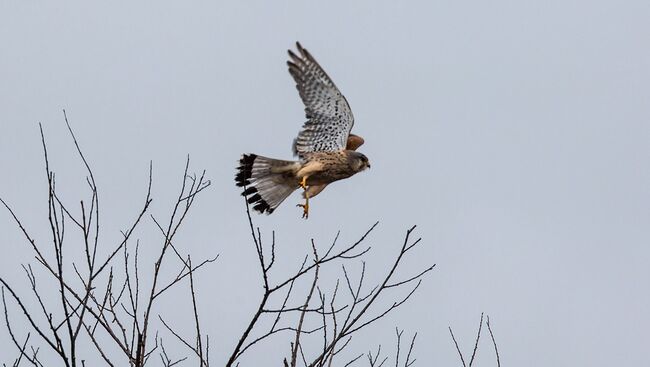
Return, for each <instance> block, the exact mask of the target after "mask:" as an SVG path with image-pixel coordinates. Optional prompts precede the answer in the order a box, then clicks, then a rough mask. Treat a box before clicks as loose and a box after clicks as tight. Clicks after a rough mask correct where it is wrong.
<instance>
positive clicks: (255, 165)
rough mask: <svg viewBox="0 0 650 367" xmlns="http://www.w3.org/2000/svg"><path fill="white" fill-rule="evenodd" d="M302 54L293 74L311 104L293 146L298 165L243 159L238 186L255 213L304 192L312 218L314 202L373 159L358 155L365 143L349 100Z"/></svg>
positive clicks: (293, 61)
mask: <svg viewBox="0 0 650 367" xmlns="http://www.w3.org/2000/svg"><path fill="white" fill-rule="evenodd" d="M296 47H297V49H298V53H299V55H296V54H295V53H293V52H292V51H291V50H289V61H287V65H288V66H289V74H291V76H292V77H293V79H294V80H295V81H296V88H297V89H298V92H299V94H300V98H301V99H302V102H303V104H304V105H305V114H306V115H307V122H305V124H304V125H303V127H302V130H301V131H300V132H299V133H298V137H296V139H295V140H294V142H293V153H294V155H297V156H298V158H299V160H298V161H284V160H279V159H273V158H267V157H263V156H261V155H257V154H244V155H242V157H241V159H240V160H239V167H238V168H237V175H236V176H235V182H236V183H237V186H240V187H244V192H242V195H243V196H245V197H246V198H247V201H248V203H249V204H252V205H253V209H255V210H257V211H258V212H260V213H267V214H271V213H273V211H274V210H275V208H277V207H278V206H279V205H280V204H281V203H282V202H283V201H284V199H286V198H287V197H288V196H289V195H291V193H292V192H294V191H295V190H297V189H298V188H302V189H303V190H304V191H303V197H304V198H305V203H304V204H298V206H299V207H302V208H303V218H307V217H308V216H309V199H310V198H313V197H314V196H316V195H318V194H319V193H320V192H321V191H323V189H325V187H326V186H327V185H328V184H330V183H332V182H334V181H338V180H341V179H344V178H348V177H350V176H352V175H354V174H355V173H358V172H361V171H363V170H365V169H366V168H370V163H369V162H368V158H367V157H366V156H365V155H363V154H361V153H359V152H357V151H356V150H357V148H359V146H361V145H362V144H363V138H361V137H360V136H357V135H354V134H350V131H351V130H352V126H353V125H354V117H353V116H352V110H351V109H350V106H349V105H348V101H347V100H346V99H345V97H344V96H343V94H341V92H340V91H339V90H338V88H337V87H336V85H334V82H332V79H330V77H329V76H327V74H326V73H325V71H324V70H323V68H321V67H320V65H318V62H316V59H314V57H313V56H312V55H311V54H310V53H309V52H308V51H307V50H306V49H304V48H303V47H302V46H301V45H300V43H296Z"/></svg>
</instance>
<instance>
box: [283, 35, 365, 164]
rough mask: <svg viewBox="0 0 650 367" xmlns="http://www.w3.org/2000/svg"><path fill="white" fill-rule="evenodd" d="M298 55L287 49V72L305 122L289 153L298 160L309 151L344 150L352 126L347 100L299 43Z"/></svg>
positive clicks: (352, 120)
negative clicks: (301, 107) (295, 89)
mask: <svg viewBox="0 0 650 367" xmlns="http://www.w3.org/2000/svg"><path fill="white" fill-rule="evenodd" d="M296 47H297V48H298V52H299V54H300V55H296V54H295V53H293V52H292V51H291V50H289V57H290V60H289V61H287V64H288V65H289V73H290V74H291V76H292V77H293V79H294V80H295V81H296V88H297V89H298V92H299V93H300V98H301V99H302V102H303V104H304V105H305V114H306V115H307V119H308V120H307V122H305V124H304V125H303V127H302V130H301V131H300V133H298V137H296V139H295V140H294V143H293V152H294V154H297V155H298V156H300V157H302V156H304V154H305V153H309V152H334V151H339V150H343V149H345V146H346V143H347V140H348V135H349V134H350V130H352V125H354V117H353V116H352V110H351V109H350V106H349V105H348V101H347V100H346V99H345V97H344V96H343V94H341V92H340V91H339V90H338V88H337V87H336V85H334V82H332V80H331V79H330V77H329V76H327V74H326V73H325V71H324V70H323V69H322V68H321V67H320V65H318V62H316V60H315V59H314V57H313V56H312V55H311V54H310V53H309V52H308V51H307V50H305V49H304V48H303V47H302V46H301V45H300V43H296Z"/></svg>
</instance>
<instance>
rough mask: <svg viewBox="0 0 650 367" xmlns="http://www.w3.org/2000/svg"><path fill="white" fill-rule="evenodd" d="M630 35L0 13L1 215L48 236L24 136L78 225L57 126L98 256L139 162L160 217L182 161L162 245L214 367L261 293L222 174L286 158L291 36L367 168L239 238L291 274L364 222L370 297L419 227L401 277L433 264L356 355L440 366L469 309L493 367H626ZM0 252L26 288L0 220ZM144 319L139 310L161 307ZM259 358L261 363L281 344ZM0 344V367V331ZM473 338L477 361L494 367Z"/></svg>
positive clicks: (555, 19)
mask: <svg viewBox="0 0 650 367" xmlns="http://www.w3.org/2000/svg"><path fill="white" fill-rule="evenodd" d="M649 19H650V3H649V2H647V1H613V0H591V1H585V0H583V1H578V0H563V1H555V0H553V1H544V2H537V1H508V0H496V1H489V2H487V1H473V0H463V1H449V0H441V1H426V2H425V1H422V2H406V1H403V2H397V1H356V2H351V1H328V2H297V1H296V2H291V3H290V2H278V1H274V2H269V1H228V2H223V1H196V2H188V1H183V2H179V1H156V2H138V3H137V4H135V3H133V2H118V1H112V2H109V3H104V2H101V3H100V2H87V1H84V2H82V1H74V2H72V1H71V2H66V3H65V4H61V3H60V2H59V3H56V4H53V3H52V4H50V3H44V2H38V3H37V2H26V1H23V2H9V1H4V2H2V3H0V48H1V50H2V51H1V53H0V54H1V57H0V156H1V157H2V159H1V160H0V172H2V179H0V197H2V198H4V199H6V200H8V201H9V202H10V203H11V204H12V205H13V206H14V208H15V209H16V211H17V213H18V214H19V215H21V216H22V217H23V218H24V220H25V222H26V223H28V225H29V226H30V228H31V230H32V232H33V233H34V235H35V237H37V238H41V239H43V240H47V235H48V232H47V225H46V220H47V217H46V216H45V215H46V213H45V212H43V210H44V209H45V208H46V206H45V201H44V200H45V199H46V196H45V195H46V191H45V188H46V186H45V185H46V181H45V175H44V172H43V168H42V157H41V153H42V152H41V147H40V137H39V133H38V122H41V123H42V124H43V129H44V131H45V134H46V138H47V140H48V142H49V145H50V155H51V160H52V162H51V163H52V166H53V167H52V168H53V169H54V170H56V171H57V177H58V180H59V188H60V190H61V192H62V195H63V196H64V197H65V198H66V199H67V200H68V201H69V202H70V203H71V204H70V205H72V206H74V207H75V208H77V203H78V200H80V199H81V197H82V195H83V194H85V191H84V190H86V186H85V183H84V172H83V169H82V168H83V167H82V166H81V165H80V162H79V161H78V160H77V158H76V157H75V155H74V147H73V146H72V144H71V141H70V138H69V136H68V135H67V130H66V128H65V125H64V121H63V114H62V112H61V110H62V109H63V108H65V109H66V110H67V113H68V117H69V119H70V122H71V124H72V126H73V128H74V129H75V130H76V133H77V135H78V138H79V139H80V141H81V145H82V148H83V149H84V150H85V152H86V156H87V158H88V159H89V160H90V161H91V162H92V165H93V167H94V170H95V175H96V179H97V181H98V185H99V187H100V190H101V199H102V209H103V213H102V220H103V226H104V227H103V231H104V232H102V236H103V237H102V238H103V239H105V240H106V241H107V242H109V243H113V242H110V241H113V240H115V239H119V237H120V234H119V230H121V229H124V228H126V226H127V225H128V224H129V222H130V221H131V220H132V218H133V217H134V215H135V213H137V210H138V208H139V206H140V205H141V202H142V200H143V198H144V195H145V193H146V182H147V170H148V164H149V161H153V168H154V188H153V196H154V203H153V207H152V210H153V212H154V214H156V215H159V216H161V217H164V215H166V213H168V212H169V209H170V206H171V204H172V203H173V200H174V198H175V195H176V192H177V190H178V188H179V184H180V179H181V175H182V169H183V165H184V161H185V159H186V156H187V155H188V154H189V155H190V157H191V170H192V171H197V172H200V171H201V170H203V169H205V170H206V171H207V173H206V175H207V176H208V178H209V179H210V180H211V182H212V186H211V187H210V189H209V190H208V191H206V192H205V193H203V194H202V196H201V197H200V199H199V201H198V203H197V206H196V208H195V210H194V211H193V212H192V214H191V216H190V217H189V218H188V222H187V225H186V227H184V229H183V231H182V233H181V236H182V237H181V239H180V240H182V241H183V243H184V246H185V248H187V249H188V251H190V252H191V253H192V254H193V256H194V255H195V256H196V257H197V258H198V257H205V256H210V255H216V254H220V258H219V260H218V262H217V263H215V264H214V265H213V266H212V267H211V268H209V269H208V270H206V271H205V272H204V273H202V274H201V275H200V277H199V278H198V280H197V282H198V284H197V285H198V287H199V288H200V289H201V291H202V296H201V298H200V304H199V307H200V309H201V310H202V311H203V315H204V316H203V320H204V330H205V331H206V332H209V333H210V334H211V338H213V339H212V340H213V343H214V344H213V346H214V347H213V349H212V352H211V353H212V356H213V363H214V364H215V365H221V364H222V363H223V361H224V359H225V358H226V356H227V355H228V351H229V350H231V349H232V346H233V345H234V343H235V342H236V339H237V338H238V337H239V335H240V333H241V332H242V329H243V328H244V325H245V322H246V320H247V319H248V318H250V316H251V313H252V312H253V311H254V309H255V307H256V306H257V302H258V300H259V297H260V292H261V283H260V278H259V272H258V268H257V263H256V258H255V253H254V250H253V247H252V244H251V243H250V239H249V232H248V229H247V225H248V223H247V221H246V216H245V210H244V206H243V202H242V199H241V197H240V196H239V189H238V188H236V187H235V186H234V182H233V176H234V173H235V166H236V163H237V162H236V161H237V159H238V158H239V156H240V154H241V153H244V152H255V153H259V154H263V155H267V156H271V157H276V158H281V159H289V158H291V150H290V147H291V142H292V140H293V138H294V137H295V135H296V134H297V132H298V130H299V128H300V126H301V124H302V123H303V121H304V113H303V107H302V104H301V102H300V100H299V98H298V94H297V92H296V90H295V87H294V84H293V81H292V80H291V78H290V76H289V74H288V73H287V71H286V65H285V61H286V50H287V48H289V47H292V46H293V44H294V42H295V41H300V42H301V43H302V44H303V45H304V46H305V47H306V48H308V49H309V50H310V51H311V52H312V54H313V55H314V56H315V57H316V58H317V59H318V61H319V62H320V64H321V65H322V66H323V67H324V68H325V70H326V71H327V72H328V74H329V75H330V76H331V77H332V78H333V79H334V81H335V83H336V84H337V85H338V87H339V88H340V89H341V90H342V92H343V93H344V94H345V96H346V97H347V99H348V101H349V102H350V105H351V107H352V110H353V112H354V115H355V119H356V123H355V126H354V132H355V133H357V134H359V135H361V136H363V137H364V138H365V139H366V144H365V145H364V146H363V147H362V148H361V149H360V150H361V151H362V152H363V153H364V154H366V155H367V156H368V157H369V159H370V161H371V163H372V168H371V169H370V170H369V171H367V172H364V173H362V174H359V175H357V176H355V177H353V178H352V179H349V180H345V181H342V182H338V183H336V184H334V185H332V186H330V187H328V188H327V190H326V191H325V192H324V193H322V194H321V195H320V196H319V197H317V198H315V199H314V200H313V201H312V202H311V204H312V208H311V216H310V218H309V220H308V221H304V220H302V219H301V218H300V209H299V208H296V207H295V206H294V205H295V204H296V203H298V202H299V201H300V198H299V196H298V194H294V196H291V197H290V198H289V199H287V201H286V202H285V203H284V204H283V205H282V206H281V207H280V208H279V209H278V210H276V211H275V212H274V213H273V215H271V216H255V218H254V219H255V221H256V224H257V225H259V226H260V227H261V230H262V231H263V233H265V235H266V236H270V233H271V231H272V230H275V231H276V236H277V240H278V246H279V250H280V251H284V253H285V254H286V255H285V256H286V262H287V264H295V263H296V262H299V261H300V259H301V258H302V256H303V254H305V253H306V252H308V251H309V248H308V244H309V239H310V238H314V239H315V240H316V243H317V244H319V245H320V246H321V247H325V246H326V244H327V243H329V241H331V240H332V238H333V237H334V235H335V234H336V232H337V231H338V230H341V240H342V241H343V242H344V243H349V242H351V241H354V240H356V239H357V238H358V237H359V236H360V235H361V234H362V233H363V232H365V230H366V229H367V228H368V227H369V226H370V225H372V223H374V222H375V221H377V220H379V221H380V225H379V227H378V228H377V229H376V232H375V233H374V234H373V236H371V239H370V240H371V243H369V244H372V245H373V250H374V252H373V253H371V254H370V257H369V259H368V261H369V263H370V265H369V266H370V268H369V271H371V272H372V274H374V275H373V276H374V277H375V278H373V279H377V278H378V276H379V275H380V274H381V272H382V266H383V265H385V264H386V263H388V262H389V261H390V260H391V259H392V258H393V257H394V256H395V255H396V253H397V251H398V248H399V246H400V245H401V239H402V237H403V235H404V232H405V231H406V229H407V228H408V227H410V226H411V225H413V224H417V225H418V230H417V234H418V235H420V236H422V237H423V243H422V246H421V248H419V249H418V250H417V251H418V252H417V254H415V256H414V257H412V258H410V259H409V260H408V262H407V263H406V265H407V268H405V269H404V272H403V273H402V274H403V275H404V276H408V275H409V274H410V275H412V274H413V272H415V271H417V270H418V269H421V268H423V267H425V266H427V265H429V264H430V263H436V264H437V267H436V268H435V270H434V271H433V272H432V273H431V274H430V275H429V276H428V277H427V278H426V279H425V283H424V284H423V286H422V287H421V289H420V290H419V292H418V293H417V294H416V295H415V296H414V298H413V299H412V300H411V301H410V302H409V303H408V304H406V305H405V306H404V307H403V308H402V309H401V310H398V311H396V312H395V313H394V314H392V315H391V316H390V317H388V318H386V319H384V320H383V321H382V322H380V323H378V324H376V325H375V326H374V328H373V329H372V332H367V333H364V334H361V335H360V336H359V338H358V339H357V344H356V345H355V346H354V348H356V349H355V350H358V351H360V352H363V351H366V350H367V349H368V348H370V347H373V348H374V347H375V346H376V345H377V343H383V344H384V345H386V346H387V347H388V346H390V345H392V343H393V338H394V336H393V334H394V327H395V326H397V325H399V326H400V327H401V328H404V329H406V332H407V333H409V334H410V333H413V332H415V331H418V332H419V334H418V335H419V336H418V344H417V345H416V352H415V353H416V356H417V358H418V363H417V365H420V366H429V365H430V366H434V365H435V366H457V365H459V362H458V358H457V355H456V354H455V353H456V352H455V349H454V348H453V344H452V342H451V340H450V338H449V335H448V330H447V327H448V326H449V325H451V326H452V327H453V328H454V330H455V332H456V334H457V336H458V337H459V339H460V342H461V347H462V348H463V349H464V350H466V351H469V350H470V345H471V343H472V338H473V336H474V334H475V328H476V326H477V324H478V318H479V316H480V314H481V312H486V313H487V314H489V315H490V317H491V322H492V326H493V330H494V332H495V336H496V338H497V342H498V343H499V347H500V354H501V361H502V362H503V364H504V365H509V366H633V365H636V366H640V365H644V364H647V353H646V351H647V348H648V345H649V343H650V337H649V336H648V330H650V314H649V313H648V310H649V309H650V292H648V290H649V289H650V266H648V263H649V262H650V248H649V245H650V226H649V223H650V209H649V208H650V164H649V163H650V146H649V144H648V143H649V141H650V107H649V101H650V87H649V86H650V48H649V47H648V45H650V22H649V21H648V20H649ZM144 228H145V232H149V233H153V235H150V236H151V238H152V239H154V238H156V237H155V236H154V235H156V232H155V231H156V230H155V227H154V226H153V224H152V223H151V221H148V222H147V223H146V226H145V227H144ZM142 236H146V235H145V234H143V235H142ZM143 238H145V239H146V238H147V237H143ZM180 240H179V241H180ZM145 242H146V241H145ZM150 242H152V244H151V246H156V245H157V244H158V243H159V241H158V242H155V243H154V241H153V240H152V241H150ZM0 246H2V249H3V251H2V253H3V254H4V255H3V256H1V257H0V275H2V276H3V277H6V278H7V279H9V280H11V281H14V282H18V284H21V283H20V282H23V283H22V284H24V276H23V273H22V269H21V268H20V266H19V265H18V264H20V263H34V261H33V256H32V253H31V252H30V250H29V248H28V246H27V244H26V243H25V242H24V241H23V240H22V238H21V237H20V233H19V231H18V229H17V228H15V225H14V224H13V223H12V221H11V218H10V216H9V215H8V214H7V213H6V212H4V211H0ZM146 246H147V245H145V247H146ZM294 255H295V256H294ZM357 265H358V264H357ZM290 268H293V267H290ZM22 291H23V294H24V295H25V298H26V299H30V298H29V289H27V288H23V289H22ZM29 302H33V301H29ZM161 302H162V304H161V307H160V309H159V310H158V311H159V312H160V313H163V314H164V313H165V312H169V311H173V310H174V309H175V308H174V307H175V302H176V300H175V299H174V298H168V299H166V300H164V301H161ZM31 305H32V306H35V304H33V303H31ZM15 312H17V311H15ZM15 315H16V319H17V320H18V317H19V314H18V313H16V314H15ZM34 340H35V339H34ZM279 340H280V339H278V341H277V342H276V344H275V345H274V344H273V342H271V343H270V345H271V346H270V347H263V348H262V349H260V351H266V350H271V351H274V350H275V351H277V350H288V346H287V345H285V343H284V342H283V343H279ZM0 341H1V344H2V345H4V347H2V348H0V360H2V361H3V362H8V361H9V359H10V358H11V357H13V356H14V354H13V352H11V353H9V352H10V348H9V347H8V345H9V344H8V335H7V333H6V331H5V330H4V328H2V331H0ZM485 341H486V343H485V344H482V345H481V348H480V351H479V361H478V362H479V363H480V365H481V366H492V365H495V364H494V363H493V360H494V358H493V355H492V350H491V349H490V345H489V343H487V339H486V340H485ZM181 351H182V350H179V351H178V352H181ZM156 362H157V361H156ZM243 362H244V364H245V365H250V366H255V365H257V366H259V365H261V363H267V364H268V363H272V364H273V365H279V362H280V360H278V361H277V362H278V363H275V362H269V359H268V358H267V354H265V353H262V352H253V353H252V354H251V356H250V358H249V359H247V360H245V361H243Z"/></svg>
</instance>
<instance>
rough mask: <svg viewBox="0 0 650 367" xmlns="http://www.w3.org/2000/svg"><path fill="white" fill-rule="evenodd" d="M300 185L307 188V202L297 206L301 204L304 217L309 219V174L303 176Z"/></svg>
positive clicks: (304, 188)
mask: <svg viewBox="0 0 650 367" xmlns="http://www.w3.org/2000/svg"><path fill="white" fill-rule="evenodd" d="M300 187H302V189H303V190H305V203H304V204H298V205H296V206H299V207H301V208H302V209H303V211H302V217H303V218H305V219H307V218H309V192H308V191H307V176H303V178H302V180H301V181H300Z"/></svg>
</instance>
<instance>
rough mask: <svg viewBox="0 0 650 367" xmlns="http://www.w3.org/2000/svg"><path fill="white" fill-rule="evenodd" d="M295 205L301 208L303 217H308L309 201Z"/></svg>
mask: <svg viewBox="0 0 650 367" xmlns="http://www.w3.org/2000/svg"><path fill="white" fill-rule="evenodd" d="M296 206H298V207H301V208H302V217H303V218H305V219H308V218H309V203H304V204H297V205H296Z"/></svg>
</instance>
